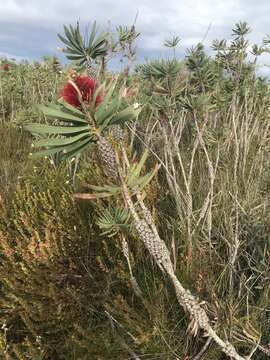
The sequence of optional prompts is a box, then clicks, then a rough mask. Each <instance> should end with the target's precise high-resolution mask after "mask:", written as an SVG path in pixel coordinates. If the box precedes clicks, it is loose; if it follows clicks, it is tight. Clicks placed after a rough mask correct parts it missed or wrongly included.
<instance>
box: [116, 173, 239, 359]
mask: <svg viewBox="0 0 270 360" xmlns="http://www.w3.org/2000/svg"><path fill="white" fill-rule="evenodd" d="M120 180H121V185H122V194H123V198H124V201H125V203H126V206H127V207H128V209H129V211H130V213H131V215H132V217H133V220H134V225H135V228H136V230H137V231H138V234H139V237H140V239H141V240H142V241H143V243H144V244H145V246H146V248H147V249H148V251H149V252H150V254H151V255H152V257H153V258H154V260H155V262H156V264H157V265H158V266H159V268H160V269H161V270H162V271H163V272H165V273H166V274H167V275H168V276H169V277H170V279H171V281H172V283H173V285H174V288H175V291H176V296H177V300H178V302H179V304H180V305H181V306H183V307H184V308H185V309H186V311H187V312H188V313H189V314H190V315H191V317H192V320H193V321H194V322H195V325H196V327H198V328H201V329H203V330H204V331H205V333H206V334H207V335H208V336H209V337H210V338H212V339H213V340H214V341H215V342H216V343H217V344H218V345H219V346H220V347H221V350H222V351H223V352H224V353H225V354H226V355H228V356H231V357H232V358H233V359H235V360H245V358H244V357H242V356H240V355H239V354H238V353H237V351H236V350H235V348H234V346H233V345H232V344H230V343H229V342H225V341H223V340H222V339H221V338H220V337H219V336H218V335H217V333H216V332H215V330H214V329H213V328H212V326H211V325H210V321H209V318H208V316H207V314H206V311H205V310H204V309H203V308H202V307H201V305H200V303H199V302H198V301H197V300H196V299H195V297H194V296H193V295H192V294H191V293H190V291H189V290H186V289H185V288H184V287H183V285H182V284H181V282H180V281H179V280H178V278H177V277H176V275H175V274H174V271H173V264H172V262H171V259H170V255H169V251H168V249H167V246H166V244H165V242H164V241H163V240H161V239H160V237H159V236H156V235H155V234H154V233H153V231H152V229H151V228H150V226H149V225H148V224H147V222H146V221H145V220H142V219H140V217H139V215H138V213H137V211H136V209H135V205H134V203H133V201H132V199H131V196H130V193H129V190H128V187H127V185H126V183H125V182H124V180H123V178H122V177H121V176H120ZM195 331H196V330H195Z"/></svg>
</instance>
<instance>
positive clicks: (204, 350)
mask: <svg viewBox="0 0 270 360" xmlns="http://www.w3.org/2000/svg"><path fill="white" fill-rule="evenodd" d="M211 341H212V339H211V338H210V337H209V338H208V339H207V340H206V343H205V344H204V346H203V347H202V349H201V350H200V352H199V353H198V354H197V355H196V356H195V357H194V358H193V359H192V360H200V359H201V358H202V356H203V355H204V353H205V352H206V351H207V349H208V348H209V346H210V344H211Z"/></svg>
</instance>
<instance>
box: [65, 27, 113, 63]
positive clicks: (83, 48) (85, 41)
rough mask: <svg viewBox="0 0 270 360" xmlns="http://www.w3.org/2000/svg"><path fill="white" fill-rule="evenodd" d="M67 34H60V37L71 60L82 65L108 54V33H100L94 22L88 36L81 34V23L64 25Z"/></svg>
mask: <svg viewBox="0 0 270 360" xmlns="http://www.w3.org/2000/svg"><path fill="white" fill-rule="evenodd" d="M64 32H65V36H62V35H60V34H58V37H59V39H60V40H61V41H62V42H63V43H64V44H65V45H66V48H65V49H64V53H65V54H66V57H67V58H68V59H69V60H75V61H76V62H78V64H79V66H80V65H86V63H87V62H88V61H91V60H94V59H96V58H98V57H104V56H106V55H107V52H108V47H107V34H106V33H104V34H98V31H97V26H96V22H94V24H93V26H92V29H91V31H90V32H89V34H88V37H87V38H84V37H83V35H82V34H81V30H80V27H79V23H77V25H76V26H72V25H69V26H64Z"/></svg>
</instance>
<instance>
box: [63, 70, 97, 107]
mask: <svg viewBox="0 0 270 360" xmlns="http://www.w3.org/2000/svg"><path fill="white" fill-rule="evenodd" d="M73 82H74V84H75V85H76V86H77V88H78V90H79V91H80V94H81V100H82V101H83V102H86V103H90V102H91V101H92V100H93V95H94V93H95V91H96V89H97V82H96V80H95V79H91V78H89V77H88V76H77V77H76V78H75V79H74V80H73ZM74 84H72V82H71V81H68V83H67V84H66V86H65V87H64V88H63V90H62V92H61V95H62V96H63V99H64V100H65V101H66V102H67V103H68V104H70V105H72V106H74V107H76V108H80V106H81V102H80V95H79V94H78V90H77V89H76V88H75V86H74ZM102 99H103V97H102V95H98V96H97V98H96V102H95V106H97V105H99V104H100V103H101V102H102Z"/></svg>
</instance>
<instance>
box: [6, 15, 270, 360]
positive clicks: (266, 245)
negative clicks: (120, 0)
mask: <svg viewBox="0 0 270 360" xmlns="http://www.w3.org/2000/svg"><path fill="white" fill-rule="evenodd" d="M249 32H250V28H249V26H248V25H247V24H246V23H245V22H240V23H238V24H236V25H235V27H234V28H233V30H232V34H233V35H232V40H230V41H226V40H224V39H221V40H219V39H217V40H215V41H213V43H212V55H211V56H210V55H209V54H208V52H206V51H205V48H204V46H203V44H201V43H199V44H197V45H195V46H194V47H192V48H191V49H189V50H187V51H186V55H185V57H183V58H181V59H179V58H178V55H177V52H178V51H177V48H178V47H179V46H181V39H180V38H179V37H178V36H174V37H173V38H172V39H166V40H165V42H164V46H165V47H167V48H171V50H168V51H171V57H169V58H168V59H157V60H153V61H146V62H145V63H143V64H139V65H138V64H137V65H136V62H135V60H136V40H137V38H138V37H139V36H140V34H139V33H138V32H137V30H136V28H135V24H134V25H132V26H119V27H117V28H116V29H115V31H113V30H110V31H104V32H101V31H100V30H99V28H98V27H97V25H96V23H93V24H92V26H91V28H90V29H88V31H85V30H84V29H82V28H81V27H80V25H79V24H76V25H75V26H73V25H69V26H64V30H63V33H62V34H59V35H58V37H59V40H60V41H61V42H62V45H63V48H62V49H61V50H62V51H63V52H64V54H65V55H66V57H67V59H68V60H69V61H70V62H69V64H68V65H62V64H61V63H60V62H59V61H58V59H57V58H53V57H44V59H43V60H42V61H41V62H39V63H33V64H30V63H28V62H22V63H20V64H18V63H16V62H14V61H12V60H6V59H2V61H1V68H0V121H1V123H0V134H1V142H0V154H1V155H0V169H1V170H0V209H1V210H0V211H1V218H0V237H1V241H0V275H1V277H0V353H1V358H3V359H6V360H11V359H12V360H15V359H23V360H24V359H33V360H58V359H59V360H60V359H61V360H62V359H63V360H64V359H65V360H69V359H70V360H71V359H72V360H73V359H74V360H75V359H76V360H80V359H81V360H88V359H89V360H90V359H91V360H114V359H115V360H120V359H123V360H124V359H136V360H146V359H147V360H154V359H163V360H169V359H175V360H176V359H178V360H199V359H207V360H222V359H236V360H241V359H242V360H244V359H246V360H247V359H258V360H263V359H269V358H270V343H269V338H270V330H269V329H270V300H269V299H270V297H269V290H270V282H269V270H270V216H269V214H270V212H269V210H270V197H269V193H270V171H269V169H270V167H269V165H270V157H269V153H270V141H269V140H270V122H269V109H270V88H269V80H268V79H267V78H263V77H261V76H259V73H258V58H259V57H260V56H261V55H262V54H264V53H268V52H269V47H268V46H269V43H270V39H269V37H268V36H266V37H265V38H264V39H263V40H262V43H261V44H250V42H249V41H248V33H249ZM82 34H85V35H82ZM112 58H117V59H118V60H119V61H120V62H121V64H122V65H121V67H122V70H121V71H119V72H118V73H113V72H112V71H110V70H109V69H110V66H109V64H110V61H111V59H112Z"/></svg>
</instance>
